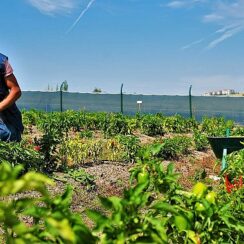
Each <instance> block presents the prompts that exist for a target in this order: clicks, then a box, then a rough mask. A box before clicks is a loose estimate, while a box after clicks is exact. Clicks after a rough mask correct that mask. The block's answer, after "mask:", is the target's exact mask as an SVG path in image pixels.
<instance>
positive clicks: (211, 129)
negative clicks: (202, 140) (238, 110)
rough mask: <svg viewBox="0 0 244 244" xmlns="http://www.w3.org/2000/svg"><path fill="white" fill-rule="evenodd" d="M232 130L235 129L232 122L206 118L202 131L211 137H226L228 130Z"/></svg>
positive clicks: (219, 118) (203, 121)
mask: <svg viewBox="0 0 244 244" xmlns="http://www.w3.org/2000/svg"><path fill="white" fill-rule="evenodd" d="M232 128H234V122H233V121H232V120H225V119H224V118H223V117H218V118H217V117H213V118H207V117H204V118H203V119H202V123H201V128H200V130H201V131H202V132H205V133H206V134H207V135H209V136H226V130H227V129H230V130H232Z"/></svg>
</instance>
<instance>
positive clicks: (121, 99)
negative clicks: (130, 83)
mask: <svg viewBox="0 0 244 244" xmlns="http://www.w3.org/2000/svg"><path fill="white" fill-rule="evenodd" d="M123 86H124V84H123V83H122V84H121V88H120V112H121V113H122V114H123V113H124V104H123Z"/></svg>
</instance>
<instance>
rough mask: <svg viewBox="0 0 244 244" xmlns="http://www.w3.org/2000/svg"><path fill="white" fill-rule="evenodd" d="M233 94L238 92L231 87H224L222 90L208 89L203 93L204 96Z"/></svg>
mask: <svg viewBox="0 0 244 244" xmlns="http://www.w3.org/2000/svg"><path fill="white" fill-rule="evenodd" d="M234 94H238V92H236V91H235V90H233V89H224V90H219V91H210V92H205V93H204V94H203V95H204V96H222V95H223V96H229V95H234Z"/></svg>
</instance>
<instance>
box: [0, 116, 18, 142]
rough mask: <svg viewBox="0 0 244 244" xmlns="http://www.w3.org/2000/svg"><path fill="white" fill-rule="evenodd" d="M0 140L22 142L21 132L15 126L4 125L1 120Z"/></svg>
mask: <svg viewBox="0 0 244 244" xmlns="http://www.w3.org/2000/svg"><path fill="white" fill-rule="evenodd" d="M0 140H1V141H17V142H20V141H21V132H20V131H19V130H18V129H16V128H15V127H14V126H12V125H10V124H8V125H6V124H4V123H3V121H1V120H0Z"/></svg>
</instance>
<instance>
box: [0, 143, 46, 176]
mask: <svg viewBox="0 0 244 244" xmlns="http://www.w3.org/2000/svg"><path fill="white" fill-rule="evenodd" d="M31 147H33V145H30V146H28V147H27V146H26V142H25V141H23V142H22V143H16V142H3V141H0V162H3V161H8V162H10V163H11V165H12V166H16V165H19V164H23V165H24V171H28V170H34V171H39V172H44V171H45V170H44V168H45V162H44V158H43V157H42V156H41V155H40V154H39V153H38V152H37V151H36V150H34V147H33V148H31Z"/></svg>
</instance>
